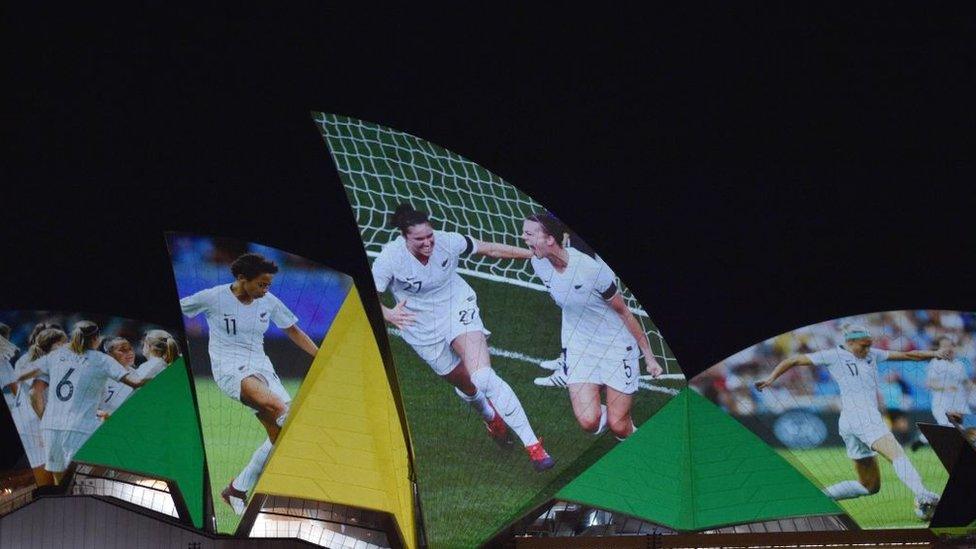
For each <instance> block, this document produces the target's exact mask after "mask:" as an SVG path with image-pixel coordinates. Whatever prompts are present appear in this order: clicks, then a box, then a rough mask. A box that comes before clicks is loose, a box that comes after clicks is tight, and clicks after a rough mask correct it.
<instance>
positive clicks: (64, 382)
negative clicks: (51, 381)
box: [54, 368, 75, 402]
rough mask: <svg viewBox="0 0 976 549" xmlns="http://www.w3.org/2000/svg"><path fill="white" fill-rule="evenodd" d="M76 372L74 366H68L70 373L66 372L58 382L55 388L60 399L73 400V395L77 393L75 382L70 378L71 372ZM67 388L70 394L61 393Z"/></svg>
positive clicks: (62, 400)
mask: <svg viewBox="0 0 976 549" xmlns="http://www.w3.org/2000/svg"><path fill="white" fill-rule="evenodd" d="M74 372H75V369H74V368H68V373H66V374H64V377H62V378H61V381H59V382H58V384H57V386H56V387H55V388H54V394H56V395H58V400H60V401H61V402H65V401H68V400H71V397H72V396H73V395H74V394H75V384H74V383H71V381H70V380H68V378H69V377H71V374H73V373H74ZM65 388H67V391H68V394H66V395H64V394H61V393H62V392H64V391H65Z"/></svg>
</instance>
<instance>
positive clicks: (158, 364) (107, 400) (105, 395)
mask: <svg viewBox="0 0 976 549" xmlns="http://www.w3.org/2000/svg"><path fill="white" fill-rule="evenodd" d="M166 366H167V364H166V361H165V360H163V359H161V358H159V357H156V356H154V357H151V358H149V360H147V361H145V362H143V363H142V364H140V365H139V367H138V368H135V369H127V371H128V372H129V376H128V377H129V379H131V380H132V381H141V380H143V379H152V378H154V377H156V376H157V375H158V374H159V372H162V371H163V368H166ZM133 391H135V389H133V388H132V387H129V386H128V385H126V384H125V383H122V382H121V381H116V380H114V379H110V380H108V381H106V382H105V389H104V391H103V392H102V402H101V404H99V405H98V409H99V410H102V411H104V412H108V413H110V414H111V413H114V412H115V411H116V410H118V409H119V406H122V403H123V402H125V401H126V399H128V398H129V396H130V395H132V393H133Z"/></svg>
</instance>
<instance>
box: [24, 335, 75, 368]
mask: <svg viewBox="0 0 976 549" xmlns="http://www.w3.org/2000/svg"><path fill="white" fill-rule="evenodd" d="M33 337H34V343H33V344H32V345H31V346H30V350H29V351H28V356H30V359H31V361H32V362H33V361H35V360H37V359H39V358H41V357H42V356H44V355H46V354H48V353H50V352H51V349H53V348H54V346H55V345H57V344H58V343H63V342H65V341H67V340H68V334H66V333H64V330H62V329H60V328H45V329H43V330H41V331H40V332H39V333H37V334H36V335H34V336H33Z"/></svg>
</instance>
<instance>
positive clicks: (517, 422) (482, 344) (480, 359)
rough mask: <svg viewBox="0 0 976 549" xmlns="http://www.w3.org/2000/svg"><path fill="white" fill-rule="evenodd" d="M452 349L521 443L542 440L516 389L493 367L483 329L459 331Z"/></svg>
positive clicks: (474, 382) (529, 444) (527, 443)
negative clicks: (530, 420)
mask: <svg viewBox="0 0 976 549" xmlns="http://www.w3.org/2000/svg"><path fill="white" fill-rule="evenodd" d="M451 348H453V349H454V352H456V353H457V355H458V356H459V357H460V358H461V365H462V366H464V368H465V369H466V370H467V371H468V375H469V376H470V378H471V383H472V384H473V385H474V386H475V387H476V388H477V389H479V390H481V391H482V392H484V394H485V396H487V397H488V400H490V401H491V402H492V404H493V405H494V406H495V409H497V410H498V411H499V412H500V413H501V414H502V418H503V420H504V421H505V423H506V424H508V426H509V427H510V428H511V429H512V431H514V432H515V434H516V435H518V437H519V438H520V439H521V440H522V444H523V445H524V446H531V445H533V444H536V443H537V442H539V439H538V438H537V437H536V436H535V433H534V432H533V431H532V426H531V425H530V424H529V418H528V416H527V415H526V413H525V409H524V408H523V407H522V403H521V402H520V401H519V398H518V396H517V395H516V394H515V391H513V390H512V387H511V386H510V385H509V384H508V383H506V382H505V380H503V379H502V378H500V377H498V374H497V373H495V370H494V369H493V368H492V367H491V362H490V359H489V358H488V342H487V341H486V340H485V334H484V333H483V332H482V331H480V330H478V331H473V332H465V333H463V334H460V335H459V336H457V337H456V338H454V340H453V341H452V342H451Z"/></svg>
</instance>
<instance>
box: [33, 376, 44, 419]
mask: <svg viewBox="0 0 976 549" xmlns="http://www.w3.org/2000/svg"><path fill="white" fill-rule="evenodd" d="M30 400H31V408H33V409H34V413H35V414H37V417H44V408H45V407H46V406H47V382H46V381H44V380H42V379H35V380H34V383H33V384H31V395H30Z"/></svg>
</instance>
